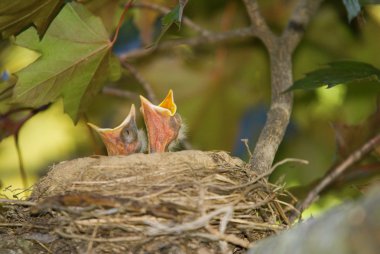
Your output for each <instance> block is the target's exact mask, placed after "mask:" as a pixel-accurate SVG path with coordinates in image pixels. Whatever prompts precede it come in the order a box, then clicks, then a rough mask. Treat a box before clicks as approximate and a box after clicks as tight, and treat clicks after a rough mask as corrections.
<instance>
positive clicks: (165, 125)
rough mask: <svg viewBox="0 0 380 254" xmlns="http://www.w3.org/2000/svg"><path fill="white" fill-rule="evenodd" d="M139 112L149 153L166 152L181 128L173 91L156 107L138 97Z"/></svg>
mask: <svg viewBox="0 0 380 254" xmlns="http://www.w3.org/2000/svg"><path fill="white" fill-rule="evenodd" d="M140 99H141V112H142V114H143V116H144V122H145V126H146V129H147V133H148V140H149V152H150V153H155V152H166V151H167V150H168V146H169V144H170V143H171V142H173V141H174V140H176V139H177V137H178V133H179V130H180V128H181V122H182V121H181V117H180V116H179V115H178V114H176V111H177V106H176V105H175V103H174V98H173V91H172V90H169V93H168V95H167V96H166V98H165V99H164V100H163V101H162V102H161V103H160V104H159V105H158V106H156V105H154V104H152V103H151V102H150V101H148V100H147V99H145V98H144V97H143V96H140Z"/></svg>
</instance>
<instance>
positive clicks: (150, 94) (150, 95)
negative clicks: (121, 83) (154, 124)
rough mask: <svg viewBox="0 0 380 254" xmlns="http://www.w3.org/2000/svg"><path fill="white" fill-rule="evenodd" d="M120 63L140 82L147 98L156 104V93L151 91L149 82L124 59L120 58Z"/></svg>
mask: <svg viewBox="0 0 380 254" xmlns="http://www.w3.org/2000/svg"><path fill="white" fill-rule="evenodd" d="M121 64H122V65H123V66H124V67H125V68H126V69H127V70H128V71H129V72H130V73H131V74H132V76H133V77H135V79H136V80H137V81H138V82H139V83H140V84H141V86H142V87H143V89H144V90H145V93H146V96H147V97H148V99H149V100H150V101H151V102H152V103H154V104H157V103H158V100H157V97H156V94H155V93H154V91H153V88H152V86H151V85H150V84H149V82H148V81H146V79H145V78H144V77H143V76H142V75H141V74H140V72H139V71H138V70H137V69H136V68H135V67H134V66H133V65H131V64H130V63H127V62H126V61H123V60H121Z"/></svg>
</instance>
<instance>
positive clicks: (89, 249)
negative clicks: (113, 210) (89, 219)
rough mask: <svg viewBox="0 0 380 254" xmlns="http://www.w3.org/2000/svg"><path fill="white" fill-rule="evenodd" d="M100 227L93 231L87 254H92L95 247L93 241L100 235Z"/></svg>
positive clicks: (96, 226)
mask: <svg viewBox="0 0 380 254" xmlns="http://www.w3.org/2000/svg"><path fill="white" fill-rule="evenodd" d="M98 227H99V226H98V225H95V227H94V231H92V235H91V240H90V241H89V243H88V246H87V251H86V253H87V254H91V253H92V246H93V245H94V240H92V239H94V238H95V237H96V234H97V233H98Z"/></svg>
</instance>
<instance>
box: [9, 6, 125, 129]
mask: <svg viewBox="0 0 380 254" xmlns="http://www.w3.org/2000/svg"><path fill="white" fill-rule="evenodd" d="M16 44H17V45H19V46H22V47H26V48H29V49H31V50H34V51H37V52H39V53H40V54H41V57H40V58H39V59H38V60H37V61H35V62H34V63H33V64H31V65H29V66H28V67H27V68H25V69H22V70H21V71H19V72H17V73H16V75H17V76H18V81H17V84H16V86H15V88H14V91H13V92H14V93H13V102H14V103H21V104H23V105H26V106H30V107H38V106H41V105H44V104H47V103H49V102H53V101H55V100H56V99H58V98H60V97H63V104H64V108H65V112H66V113H68V114H69V115H70V117H71V118H72V119H73V120H74V121H75V122H77V120H78V118H79V115H80V113H82V112H83V111H84V110H85V109H86V106H88V104H89V102H90V100H91V98H92V97H93V96H94V95H96V94H97V93H98V92H99V90H100V89H101V86H102V85H103V83H104V82H105V81H106V79H107V78H113V79H117V78H119V76H120V65H119V63H118V61H117V60H116V58H115V57H114V56H113V55H111V51H110V49H111V47H112V43H111V42H110V40H109V38H108V34H107V32H106V29H105V28H104V25H103V24H102V22H101V20H100V19H99V18H97V17H95V16H93V15H92V14H91V13H90V12H89V11H88V10H87V9H86V8H85V7H84V6H82V5H80V4H77V3H71V4H67V5H66V6H65V7H64V8H63V9H62V11H61V12H60V13H59V15H58V16H57V17H56V18H55V19H54V21H53V22H52V23H51V25H50V27H49V29H48V30H47V31H46V34H45V36H44V37H43V39H42V40H41V41H40V40H39V38H38V35H37V32H36V30H35V29H34V28H29V29H28V30H27V31H25V32H23V33H22V34H20V35H19V36H18V37H17V38H16Z"/></svg>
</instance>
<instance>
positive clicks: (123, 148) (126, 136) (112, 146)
mask: <svg viewBox="0 0 380 254" xmlns="http://www.w3.org/2000/svg"><path fill="white" fill-rule="evenodd" d="M88 125H89V126H90V127H91V128H93V129H94V130H95V131H96V132H97V133H98V134H99V136H100V137H101V139H102V141H103V143H104V145H105V146H106V148H107V153H108V155H128V154H132V153H138V152H141V151H142V150H144V144H145V138H144V135H143V132H141V131H139V130H138V128H137V124H136V110H135V106H134V105H133V104H132V106H131V110H130V112H129V114H128V116H127V117H126V118H125V119H124V121H123V122H122V123H121V124H120V125H119V126H117V127H116V128H114V129H109V128H99V127H98V126H96V125H94V124H91V123H88Z"/></svg>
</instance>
